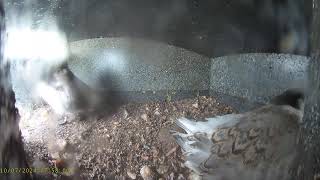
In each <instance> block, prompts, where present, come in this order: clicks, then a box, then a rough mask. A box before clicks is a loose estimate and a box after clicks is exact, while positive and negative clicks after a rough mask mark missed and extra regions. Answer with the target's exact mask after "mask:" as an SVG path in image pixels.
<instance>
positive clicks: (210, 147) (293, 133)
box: [171, 89, 305, 180]
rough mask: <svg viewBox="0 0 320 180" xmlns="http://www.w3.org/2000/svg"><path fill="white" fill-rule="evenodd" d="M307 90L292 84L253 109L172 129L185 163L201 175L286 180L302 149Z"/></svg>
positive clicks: (184, 122) (213, 178)
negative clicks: (299, 140) (299, 146)
mask: <svg viewBox="0 0 320 180" xmlns="http://www.w3.org/2000/svg"><path fill="white" fill-rule="evenodd" d="M304 99H305V94H304V92H303V90H301V89H288V90H286V91H284V92H283V93H282V94H280V95H277V96H275V97H273V98H272V99H271V100H270V101H269V103H267V104H266V105H263V106H261V107H257V108H255V109H253V110H251V111H247V112H244V113H239V114H227V115H222V116H216V117H211V118H206V119H205V120H202V121H196V120H192V119H187V118H179V119H177V121H176V124H177V126H179V127H181V128H182V129H183V130H184V131H185V132H178V131H171V133H172V135H173V137H174V138H175V140H176V142H177V143H178V145H179V146H180V147H181V150H182V152H183V155H184V156H185V165H186V166H187V167H188V168H189V169H191V170H192V171H193V173H195V174H196V175H198V176H200V177H202V179H204V180H206V179H211V180H231V179H243V180H247V179H251V180H277V179H279V180H280V179H281V180H285V179H290V168H292V164H293V161H294V158H295V156H296V154H297V152H296V145H297V138H298V134H299V127H300V123H301V122H302V118H303V111H304Z"/></svg>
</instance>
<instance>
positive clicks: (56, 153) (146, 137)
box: [20, 96, 233, 180]
mask: <svg viewBox="0 0 320 180" xmlns="http://www.w3.org/2000/svg"><path fill="white" fill-rule="evenodd" d="M232 112H233V110H232V108H231V107H229V106H227V105H224V104H221V103H219V102H217V101H216V100H215V99H214V98H212V97H206V96H199V97H196V98H193V99H184V100H179V101H170V102H168V101H167V102H150V103H144V104H142V103H141V104H133V103H132V104H126V105H123V106H121V107H120V108H119V109H118V110H117V111H116V112H115V113H114V114H112V115H109V116H101V117H99V118H97V117H92V118H89V119H86V120H82V121H80V120H79V119H78V118H77V117H74V116H71V115H69V116H64V117H58V116H56V115H54V114H53V113H52V111H51V110H50V108H49V107H47V106H45V105H44V106H40V107H37V108H35V109H34V111H33V112H32V113H29V114H28V112H23V110H21V111H20V114H21V117H22V118H21V123H20V127H21V128H22V134H23V136H24V142H25V149H26V151H27V153H28V156H29V161H30V164H32V167H37V168H38V170H42V171H43V172H45V170H44V168H43V167H58V168H59V171H60V170H61V171H60V172H58V173H49V174H48V173H38V174H39V176H41V178H43V179H150V180H151V179H157V180H160V179H162V180H165V179H172V180H173V179H180V180H183V179H192V178H191V176H192V175H191V173H190V171H189V170H188V169H187V168H186V167H185V166H184V165H183V156H182V153H181V149H180V148H179V147H178V145H177V144H176V143H175V141H174V139H173V137H172V136H171V134H170V130H177V127H176V126H175V125H174V121H175V120H176V119H177V118H178V117H182V116H184V117H187V118H195V119H200V118H201V119H202V118H205V117H212V116H216V115H223V114H228V113H232ZM30 119H32V120H30ZM63 168H65V169H63ZM46 170H47V171H49V170H48V169H46ZM62 170H66V171H64V172H62ZM50 172H51V170H50Z"/></svg>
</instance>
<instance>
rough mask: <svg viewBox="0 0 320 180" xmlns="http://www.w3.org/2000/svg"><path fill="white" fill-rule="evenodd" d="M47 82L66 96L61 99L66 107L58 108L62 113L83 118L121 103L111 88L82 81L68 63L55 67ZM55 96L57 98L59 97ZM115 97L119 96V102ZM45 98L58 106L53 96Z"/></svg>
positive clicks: (111, 108)
mask: <svg viewBox="0 0 320 180" xmlns="http://www.w3.org/2000/svg"><path fill="white" fill-rule="evenodd" d="M46 83H47V85H48V86H50V87H51V88H53V89H54V90H55V91H59V92H61V93H60V94H62V95H63V96H64V98H62V99H61V101H60V105H59V107H61V106H63V108H65V109H63V110H58V111H59V112H61V113H62V114H63V113H73V114H77V115H79V116H80V117H81V119H83V118H88V117H89V116H91V115H94V116H96V115H100V114H101V113H109V112H110V111H112V110H114V108H116V107H117V105H118V103H120V98H118V97H116V96H115V95H113V94H112V92H111V91H110V90H108V89H99V88H92V87H90V86H88V85H87V84H86V83H84V82H83V81H81V80H80V79H79V78H78V77H76V76H75V75H74V74H73V73H72V72H71V70H70V69H69V67H68V65H67V63H64V64H62V65H60V66H58V67H53V68H52V72H51V75H50V76H49V77H48V78H47V79H46ZM54 98H55V99H57V98H58V97H54ZM113 98H118V99H117V102H116V101H115V100H114V99H113ZM43 99H44V100H45V101H46V102H47V103H48V104H49V105H50V106H51V107H52V108H53V109H55V107H58V106H56V103H52V102H53V101H52V98H50V97H48V96H43ZM62 100H63V102H62ZM61 104H62V105H61ZM56 109H59V108H56ZM60 109H61V108H60Z"/></svg>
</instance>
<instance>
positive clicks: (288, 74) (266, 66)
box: [210, 54, 309, 103]
mask: <svg viewBox="0 0 320 180" xmlns="http://www.w3.org/2000/svg"><path fill="white" fill-rule="evenodd" d="M308 62H309V59H308V58H307V57H304V56H295V55H285V54H240V55H233V56H226V57H219V58H215V59H212V62H211V63H212V64H211V71H210V90H211V91H213V92H218V93H222V94H227V95H231V96H235V97H241V98H245V99H248V100H250V101H253V102H261V103H264V102H266V101H267V100H268V98H269V97H272V96H275V95H277V94H280V93H281V92H283V91H284V90H286V89H289V88H305V87H307V86H308V84H307V65H308Z"/></svg>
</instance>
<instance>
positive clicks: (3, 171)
mask: <svg viewBox="0 0 320 180" xmlns="http://www.w3.org/2000/svg"><path fill="white" fill-rule="evenodd" d="M71 171H72V170H71V169H70V168H63V169H58V168H50V167H43V168H0V174H12V173H22V174H31V173H40V174H47V173H56V174H60V173H62V174H64V173H70V172H71Z"/></svg>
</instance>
